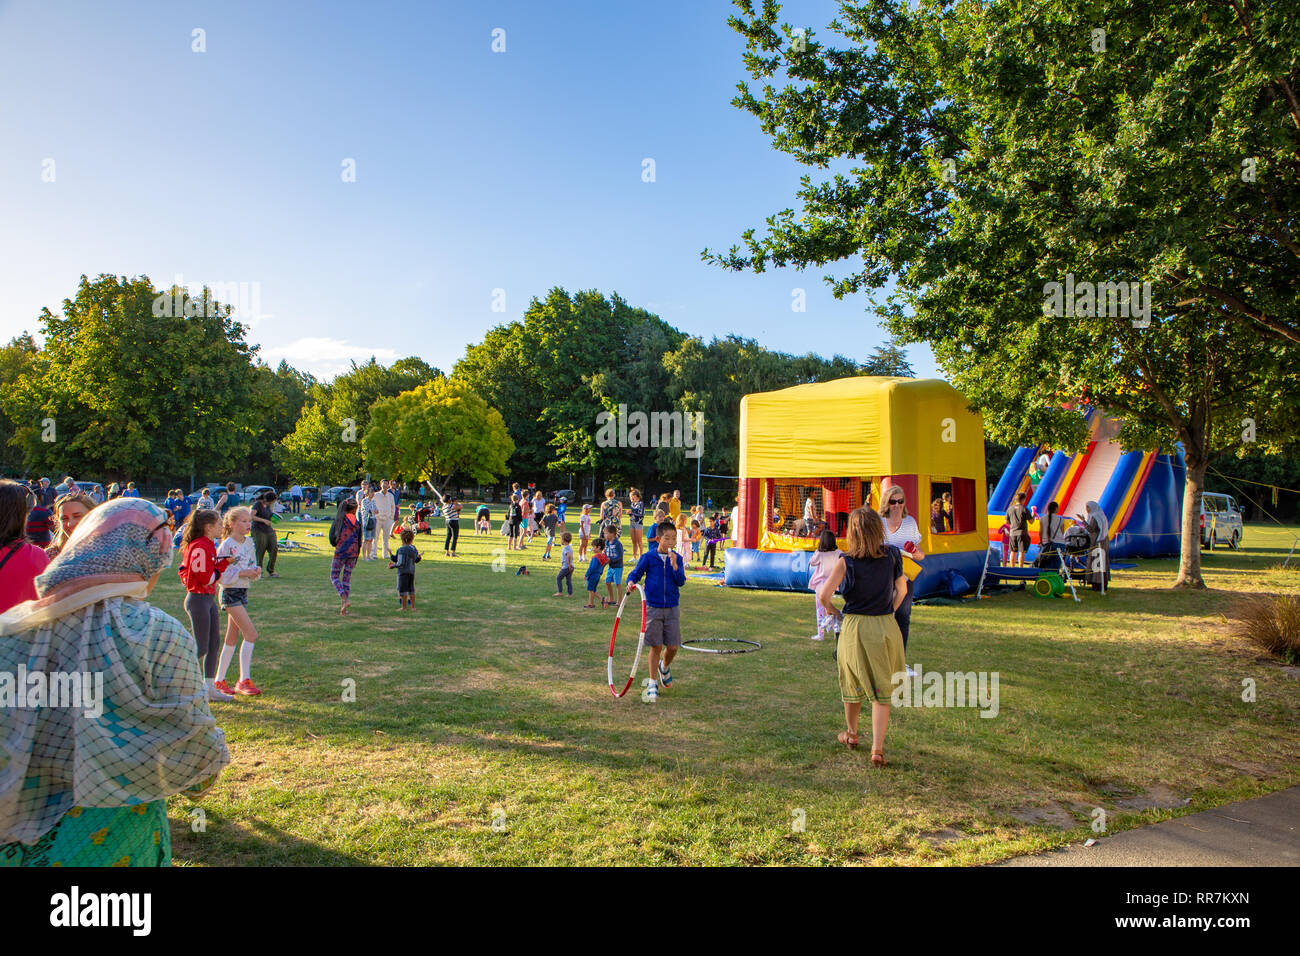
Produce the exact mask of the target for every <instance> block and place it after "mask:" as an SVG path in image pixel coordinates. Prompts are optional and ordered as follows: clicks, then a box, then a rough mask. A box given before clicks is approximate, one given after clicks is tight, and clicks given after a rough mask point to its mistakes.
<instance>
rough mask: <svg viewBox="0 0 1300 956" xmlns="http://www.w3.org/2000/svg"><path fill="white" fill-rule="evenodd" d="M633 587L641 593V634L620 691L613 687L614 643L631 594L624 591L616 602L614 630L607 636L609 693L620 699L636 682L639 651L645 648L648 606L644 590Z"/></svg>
mask: <svg viewBox="0 0 1300 956" xmlns="http://www.w3.org/2000/svg"><path fill="white" fill-rule="evenodd" d="M635 587H636V589H637V590H638V591H640V592H641V633H640V634H639V635H638V636H637V640H636V656H635V657H633V658H632V670H631V672H630V673H629V674H628V675H627V683H626V684H624V685H623V689H622V690H618V689H617V688H616V687H615V686H614V642H615V641H616V640H618V622H619V621H620V620H621V619H622V617H623V605H625V604H627V596H628V594H629V593H631V592H629V591H624V592H623V600H621V601H619V602H618V613H617V614H615V615H614V630H613V632H612V633H611V634H610V635H609V661H608V662H607V664H606V667H605V669H606V672H607V674H608V675H609V692H610V693H611V694H613V695H614V696H615V697H622V696H623V695H624V694H626V693H627V689H628V688H629V687H631V686H632V681H634V680H636V669H637V667H638V666H640V664H641V649H642V648H643V647H645V622H646V608H647V607H648V605H647V604H646V602H645V588H643V587H641V585H639V584H638V585H635Z"/></svg>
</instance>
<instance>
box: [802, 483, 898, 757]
mask: <svg viewBox="0 0 1300 956" xmlns="http://www.w3.org/2000/svg"><path fill="white" fill-rule="evenodd" d="M848 531H849V534H848V538H849V541H848V548H847V550H846V551H845V552H844V556H843V557H841V558H840V560H839V561H837V562H836V564H835V567H834V568H832V569H831V573H830V576H829V577H828V578H827V579H826V580H825V581H824V582H823V583H822V586H821V587H820V588H819V589H818V591H817V599H818V600H819V601H820V602H821V604H822V606H823V607H828V608H832V610H834V605H833V604H832V603H831V601H832V599H833V598H834V596H835V591H836V590H837V589H838V588H839V587H840V585H841V584H843V586H844V608H843V611H842V612H839V611H836V612H834V613H837V614H839V613H842V616H843V622H842V623H841V625H840V637H839V644H838V646H837V653H836V664H837V665H838V669H839V680H840V698H841V700H843V702H844V722H845V724H846V726H847V730H844V731H841V732H840V735H839V741H840V743H842V744H844V745H846V746H847V747H848V748H849V749H850V750H856V749H857V746H858V717H859V715H860V713H861V711H862V702H863V701H864V700H870V701H871V763H872V765H873V766H876V767H883V766H885V729H886V728H887V727H888V726H889V704H890V699H891V698H892V696H893V691H894V687H895V685H896V684H897V683H899V682H900V681H902V680H906V674H907V664H906V662H905V661H904V659H903V633H902V631H900V630H899V628H898V621H897V620H896V619H895V618H894V612H895V611H896V610H897V609H898V607H899V605H901V604H902V603H903V599H904V598H905V597H906V596H907V577H906V575H904V574H903V558H902V554H901V553H900V552H899V550H898V549H897V548H895V547H893V546H892V545H887V544H885V525H884V522H883V521H882V520H881V518H880V515H878V514H876V513H875V512H874V511H872V510H871V509H870V508H858V509H857V510H856V511H853V512H851V513H850V514H849V529H848Z"/></svg>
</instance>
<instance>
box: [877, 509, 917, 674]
mask: <svg viewBox="0 0 1300 956" xmlns="http://www.w3.org/2000/svg"><path fill="white" fill-rule="evenodd" d="M880 516H881V517H882V518H884V520H885V544H892V545H893V546H894V547H896V548H898V549H899V550H900V551H902V552H904V553H905V554H906V555H907V556H908V557H909V558H911V559H912V560H913V561H924V560H925V553H924V552H923V551H922V550H921V529H920V528H919V527H917V524H916V519H915V518H913V517H912V516H911V515H909V514H908V513H907V499H906V497H905V496H904V494H903V489H902V488H900V487H899V486H898V485H890V486H889V487H888V488H886V489H885V497H884V498H883V500H882V501H881V505H880ZM909 543H910V544H911V545H912V550H910V551H909V550H907V545H908V544H909ZM894 620H896V621H897V622H898V629H899V630H900V631H902V632H903V650H907V631H908V626H909V625H910V624H911V621H912V582H911V580H910V579H909V580H908V582H907V597H905V598H904V599H903V603H902V604H900V605H899V606H898V607H897V608H896V609H895V610H894ZM907 670H908V673H909V675H910V674H911V672H912V669H911V668H910V667H909V668H908V669H907Z"/></svg>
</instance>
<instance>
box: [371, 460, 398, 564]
mask: <svg viewBox="0 0 1300 956" xmlns="http://www.w3.org/2000/svg"><path fill="white" fill-rule="evenodd" d="M396 515H397V503H396V502H395V501H394V500H393V493H392V492H391V491H390V490H389V487H388V479H387V478H385V479H384V480H383V481H381V482H380V483H379V490H378V491H376V492H375V534H376V535H377V536H378V538H379V540H380V541H382V542H383V543H384V560H386V561H387V560H390V559H391V558H392V556H393V555H392V552H391V551H390V550H389V547H388V538H389V536H390V535H391V534H392V532H393V519H394V518H395V517H396Z"/></svg>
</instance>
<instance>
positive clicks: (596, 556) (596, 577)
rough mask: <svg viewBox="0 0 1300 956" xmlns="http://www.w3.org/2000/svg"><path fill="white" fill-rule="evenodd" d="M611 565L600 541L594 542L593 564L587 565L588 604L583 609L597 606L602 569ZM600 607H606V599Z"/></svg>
mask: <svg viewBox="0 0 1300 956" xmlns="http://www.w3.org/2000/svg"><path fill="white" fill-rule="evenodd" d="M608 563H609V558H607V557H605V549H604V548H603V547H601V544H600V542H599V541H594V542H592V545H591V563H590V564H589V565H587V603H586V604H584V605H583V606H582V607H583V609H584V610H585V609H587V608H594V607H595V606H596V588H598V587H600V569H601V568H603V567H604V566H605V565H606V564H608ZM600 606H601V607H604V606H605V599H604V598H603V597H602V598H601V599H600Z"/></svg>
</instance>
